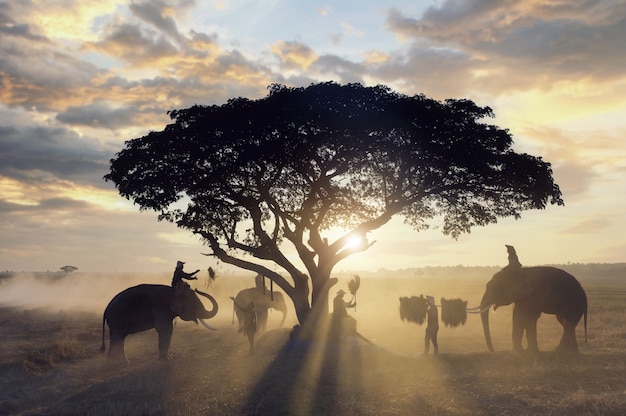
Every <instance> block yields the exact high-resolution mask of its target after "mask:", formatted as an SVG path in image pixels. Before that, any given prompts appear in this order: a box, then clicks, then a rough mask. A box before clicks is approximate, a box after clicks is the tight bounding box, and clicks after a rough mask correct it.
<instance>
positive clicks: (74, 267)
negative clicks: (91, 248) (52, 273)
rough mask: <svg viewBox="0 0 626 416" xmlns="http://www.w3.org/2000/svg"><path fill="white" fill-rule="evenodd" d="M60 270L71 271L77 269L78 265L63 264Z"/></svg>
mask: <svg viewBox="0 0 626 416" xmlns="http://www.w3.org/2000/svg"><path fill="white" fill-rule="evenodd" d="M60 269H61V270H63V271H64V272H65V273H71V272H75V271H76V270H78V267H76V266H63V267H60Z"/></svg>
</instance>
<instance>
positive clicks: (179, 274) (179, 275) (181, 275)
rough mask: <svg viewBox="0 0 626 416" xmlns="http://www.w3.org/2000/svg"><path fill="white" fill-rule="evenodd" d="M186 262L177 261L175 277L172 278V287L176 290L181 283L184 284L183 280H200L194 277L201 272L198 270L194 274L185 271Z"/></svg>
mask: <svg viewBox="0 0 626 416" xmlns="http://www.w3.org/2000/svg"><path fill="white" fill-rule="evenodd" d="M184 265H185V262H183V261H180V260H179V261H177V262H176V268H175V269H174V276H173V277H172V287H173V288H175V287H176V285H177V284H178V283H179V282H182V281H183V279H187V280H198V278H197V277H194V276H195V275H196V274H197V273H198V272H199V271H200V270H196V271H195V272H193V273H187V272H185V271H184V270H183V266H184Z"/></svg>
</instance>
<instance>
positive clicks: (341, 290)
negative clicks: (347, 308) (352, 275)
mask: <svg viewBox="0 0 626 416" xmlns="http://www.w3.org/2000/svg"><path fill="white" fill-rule="evenodd" d="M337 294H338V295H345V294H346V292H345V290H343V289H339V290H338V291H337Z"/></svg>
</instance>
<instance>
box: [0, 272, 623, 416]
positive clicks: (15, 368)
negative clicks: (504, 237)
mask: <svg viewBox="0 0 626 416" xmlns="http://www.w3.org/2000/svg"><path fill="white" fill-rule="evenodd" d="M563 268H567V269H568V271H569V272H571V273H572V274H574V275H575V276H576V277H577V278H578V279H579V281H580V282H581V284H582V285H583V287H584V288H585V290H586V291H587V295H588V298H589V328H588V335H589V342H584V331H583V326H582V323H581V324H579V325H578V327H577V330H576V334H577V338H578V342H579V347H580V351H581V353H580V355H579V356H576V357H573V358H571V359H569V360H567V359H566V360H565V361H561V360H560V359H558V358H555V355H554V353H552V352H551V351H552V350H553V349H554V348H555V347H556V345H557V344H558V342H559V339H560V336H561V334H562V328H561V326H560V325H559V324H558V323H557V321H556V319H555V318H554V316H552V315H545V314H544V315H542V317H541V318H540V319H539V321H538V328H537V329H538V340H539V349H540V351H541V352H540V354H539V356H538V357H535V358H533V357H531V356H528V355H526V354H518V353H512V352H511V348H512V342H511V313H512V309H513V308H512V306H503V307H500V308H498V310H497V311H493V310H492V311H491V312H490V324H491V325H490V326H491V333H492V338H493V343H494V347H495V349H496V352H495V353H490V352H488V349H487V347H486V345H485V341H484V338H483V333H482V326H481V322H480V317H479V315H473V314H468V315H467V320H466V323H465V324H464V325H462V326H459V327H456V328H451V327H447V326H445V324H444V323H443V322H442V321H441V309H439V311H440V315H439V316H440V330H439V335H438V338H439V356H438V358H434V357H433V356H432V355H428V356H425V355H423V354H422V353H423V350H424V331H425V325H416V324H414V323H409V322H403V321H402V320H401V319H400V313H399V297H401V296H414V295H415V296H419V295H422V294H423V295H424V296H426V295H431V296H433V297H434V298H435V299H436V303H437V304H440V302H441V298H446V299H454V298H460V299H462V300H464V301H467V306H468V307H470V308H471V307H474V306H477V305H478V303H479V301H480V299H481V297H482V294H483V291H484V289H485V285H486V283H487V282H488V281H489V279H490V278H491V276H492V274H493V273H494V272H495V271H497V270H499V268H497V267H484V268H470V267H462V266H458V267H447V268H446V267H441V268H439V267H434V268H422V269H407V270H396V271H389V270H384V269H380V270H376V271H363V272H359V275H360V277H361V285H360V288H359V290H358V292H357V294H356V299H355V300H356V303H357V307H356V309H349V310H348V313H349V314H350V315H351V316H352V317H354V318H355V319H356V321H357V331H358V332H359V334H361V335H362V336H363V337H365V338H366V339H367V340H368V341H369V342H365V341H363V340H362V339H359V338H356V337H349V339H346V340H344V341H343V342H341V343H338V344H332V345H329V346H328V347H327V348H317V347H314V346H312V347H311V348H303V349H301V348H300V347H298V346H297V345H298V344H297V343H296V344H295V345H296V346H294V345H293V344H291V343H289V342H288V339H289V336H288V333H289V331H290V330H291V327H292V326H293V325H295V324H296V323H297V320H296V318H295V314H294V311H293V305H292V304H291V303H290V302H289V301H288V308H289V310H288V315H287V319H286V322H285V325H284V326H283V327H282V328H280V327H279V325H280V320H281V314H280V313H278V312H276V311H273V312H272V311H271V310H270V314H269V319H268V325H267V330H266V331H265V332H262V333H259V334H257V336H256V340H255V352H254V354H253V355H250V354H249V351H248V343H247V340H246V337H245V336H243V334H241V333H238V331H237V324H236V323H235V324H233V309H232V301H231V300H230V299H229V296H233V295H235V294H236V293H237V292H238V291H239V290H241V289H243V288H246V287H251V286H254V274H253V273H248V274H244V273H242V274H239V275H233V274H229V273H224V274H223V275H220V274H219V273H218V276H217V278H216V280H215V281H213V282H212V283H211V284H210V286H209V285H208V273H207V272H206V271H201V272H200V273H199V280H197V281H191V282H190V283H191V286H192V287H195V288H198V289H200V290H203V291H206V292H208V293H210V294H212V295H213V296H214V297H215V298H216V299H217V301H218V303H219V308H220V309H219V312H218V314H217V316H216V317H215V318H213V319H211V320H210V321H209V323H210V324H211V325H213V326H215V327H217V328H218V330H217V331H207V330H205V329H204V328H203V327H202V326H201V325H196V324H194V323H193V322H185V321H181V320H180V319H177V320H176V321H175V327H174V334H173V337H172V345H171V349H170V353H171V355H172V358H173V360H172V361H171V362H168V363H163V362H160V361H158V360H157V356H158V342H157V336H156V331H155V330H153V329H152V330H149V331H143V332H140V333H137V334H131V335H129V336H128V337H127V339H126V352H127V356H128V359H129V364H128V365H115V364H114V363H112V362H111V361H110V360H107V359H106V356H103V355H102V354H100V352H99V347H100V345H101V341H102V331H101V329H102V312H103V311H104V308H105V307H106V305H107V303H108V302H109V300H110V299H111V298H112V297H113V296H114V295H115V294H117V293H118V292H120V291H121V290H123V289H125V288H127V287H130V286H133V285H136V284H139V283H159V284H165V285H168V284H170V281H171V274H170V273H169V272H164V273H160V274H145V275H137V274H99V273H81V272H73V273H69V274H61V273H21V274H12V275H11V276H6V274H5V275H2V276H3V277H2V278H0V314H2V316H1V318H2V319H0V335H1V336H2V339H3V342H2V343H0V357H2V359H1V360H0V368H2V369H3V375H2V377H0V382H1V383H2V385H3V386H5V387H4V388H3V389H2V391H0V414H16V415H44V414H94V415H98V416H111V415H118V414H129V415H130V414H137V415H139V414H167V415H176V416H177V415H189V414H223V415H227V414H237V415H252V414H302V415H312V414H336V415H354V414H363V415H369V414H371V415H374V414H376V415H382V414H389V415H391V414H393V415H396V414H416V415H417V414H449V415H467V414H504V413H507V412H508V414H519V415H534V414H555V415H570V414H589V415H598V414H623V413H624V412H623V411H624V409H626V398H625V396H624V393H623V391H624V389H623V380H624V376H625V375H626V352H625V351H624V341H623V340H624V334H625V333H626V332H625V331H626V329H625V327H624V324H623V322H625V320H624V308H623V299H624V296H626V288H625V287H624V286H625V284H626V283H625V282H626V279H625V277H626V273H625V272H626V265H624V264H614V265H584V266H583V265H568V266H563ZM352 275H353V273H351V272H343V273H338V274H337V275H335V277H337V278H338V279H339V282H338V284H337V285H335V286H334V287H333V288H332V289H331V291H330V296H331V298H332V297H333V296H334V295H335V293H336V291H337V290H339V289H343V290H345V291H347V292H348V291H349V288H348V283H349V281H350V279H351V277H352ZM268 285H269V283H268ZM207 286H208V287H207ZM275 289H276V287H275ZM276 290H278V289H276ZM351 298H352V296H351V295H350V294H347V295H346V296H345V300H351ZM331 300H332V299H331ZM329 303H331V302H329ZM329 306H330V305H329ZM107 338H108V337H107ZM106 346H107V348H108V346H109V345H108V340H107V342H106ZM609 368H610V371H607V369H609ZM555 397H558V398H559V399H558V400H557V401H555V400H554V398H555Z"/></svg>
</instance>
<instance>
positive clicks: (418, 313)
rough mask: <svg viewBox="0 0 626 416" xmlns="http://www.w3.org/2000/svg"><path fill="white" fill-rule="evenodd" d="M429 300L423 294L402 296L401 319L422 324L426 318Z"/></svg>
mask: <svg viewBox="0 0 626 416" xmlns="http://www.w3.org/2000/svg"><path fill="white" fill-rule="evenodd" d="M427 305H428V301H427V300H426V298H425V297H424V296H423V295H420V296H419V297H417V296H411V297H406V296H402V297H400V319H402V321H403V322H404V321H405V320H406V321H409V322H412V323H415V324H418V325H422V324H423V323H424V321H425V320H426V307H427Z"/></svg>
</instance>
